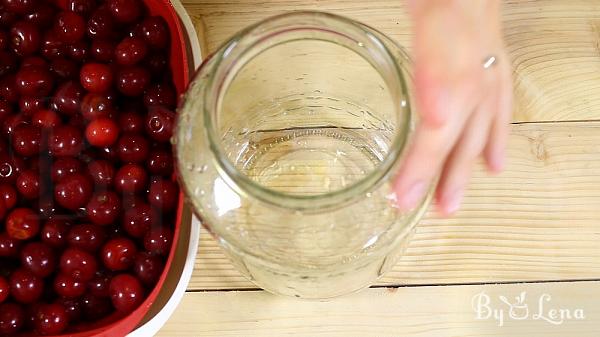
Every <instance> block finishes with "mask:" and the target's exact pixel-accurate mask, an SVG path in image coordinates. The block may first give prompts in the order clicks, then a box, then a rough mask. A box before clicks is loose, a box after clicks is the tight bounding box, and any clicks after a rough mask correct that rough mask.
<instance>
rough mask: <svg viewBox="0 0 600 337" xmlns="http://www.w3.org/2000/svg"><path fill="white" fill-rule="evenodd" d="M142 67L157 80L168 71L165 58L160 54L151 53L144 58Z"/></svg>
mask: <svg viewBox="0 0 600 337" xmlns="http://www.w3.org/2000/svg"><path fill="white" fill-rule="evenodd" d="M144 67H145V68H146V69H148V71H149V72H150V74H152V76H154V77H156V78H158V77H160V76H162V75H164V72H165V71H166V70H167V69H168V60H167V56H166V55H165V54H164V53H162V52H155V53H152V54H150V55H148V56H146V59H145V61H144Z"/></svg>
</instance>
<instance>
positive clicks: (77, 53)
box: [67, 41, 89, 62]
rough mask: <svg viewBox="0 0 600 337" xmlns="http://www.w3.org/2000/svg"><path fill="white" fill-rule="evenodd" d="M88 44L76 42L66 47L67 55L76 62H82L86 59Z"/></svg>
mask: <svg viewBox="0 0 600 337" xmlns="http://www.w3.org/2000/svg"><path fill="white" fill-rule="evenodd" d="M88 47H89V46H88V43H87V42H84V41H77V42H74V43H71V44H70V45H68V46H67V54H68V55H69V57H70V58H71V59H73V60H75V61H77V62H84V61H85V60H86V59H87V57H88Z"/></svg>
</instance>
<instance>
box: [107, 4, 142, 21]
mask: <svg viewBox="0 0 600 337" xmlns="http://www.w3.org/2000/svg"><path fill="white" fill-rule="evenodd" d="M108 7H109V8H110V12H111V13H112V15H113V17H114V18H115V19H116V20H117V21H119V22H123V23H129V22H133V21H135V20H136V19H137V18H138V17H139V16H140V15H141V14H142V13H141V8H143V6H142V4H141V3H140V2H139V1H138V0H108Z"/></svg>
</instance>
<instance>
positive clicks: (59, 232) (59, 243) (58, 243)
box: [40, 219, 69, 248]
mask: <svg viewBox="0 0 600 337" xmlns="http://www.w3.org/2000/svg"><path fill="white" fill-rule="evenodd" d="M68 232H69V226H68V224H67V222H65V221H64V220H60V219H48V220H47V221H46V223H45V224H44V226H43V227H42V231H41V235H40V237H41V240H42V242H45V243H47V244H49V245H50V246H52V247H56V248H60V247H63V246H64V245H65V244H66V243H67V233H68Z"/></svg>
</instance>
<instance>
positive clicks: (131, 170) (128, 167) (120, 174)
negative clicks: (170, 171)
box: [115, 164, 148, 193]
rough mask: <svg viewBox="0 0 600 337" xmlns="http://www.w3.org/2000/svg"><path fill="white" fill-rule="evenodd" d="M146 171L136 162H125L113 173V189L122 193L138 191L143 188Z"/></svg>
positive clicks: (146, 179) (146, 180)
mask: <svg viewBox="0 0 600 337" xmlns="http://www.w3.org/2000/svg"><path fill="white" fill-rule="evenodd" d="M147 182H148V173H146V170H144V168H143V167H142V166H140V165H138V164H125V165H123V166H121V168H119V170H118V171H117V173H116V174H115V189H116V190H117V191H118V192H122V193H139V192H142V191H144V190H145V188H146V183H147Z"/></svg>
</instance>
